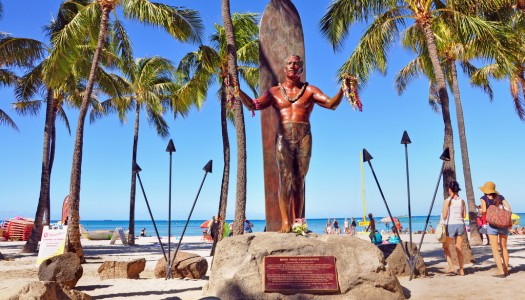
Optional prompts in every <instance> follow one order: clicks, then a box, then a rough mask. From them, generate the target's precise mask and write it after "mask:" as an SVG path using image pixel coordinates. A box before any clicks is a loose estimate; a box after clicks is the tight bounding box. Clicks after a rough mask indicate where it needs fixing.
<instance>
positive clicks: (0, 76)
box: [0, 69, 18, 86]
mask: <svg viewBox="0 0 525 300" xmlns="http://www.w3.org/2000/svg"><path fill="white" fill-rule="evenodd" d="M17 80H18V76H16V74H15V73H14V72H12V71H10V70H8V69H0V86H11V85H13V84H15V83H16V81H17Z"/></svg>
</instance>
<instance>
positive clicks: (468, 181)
mask: <svg viewBox="0 0 525 300" xmlns="http://www.w3.org/2000/svg"><path fill="white" fill-rule="evenodd" d="M450 70H451V72H452V74H451V75H452V92H453V93H454V104H455V105H456V118H457V119H458V133H459V145H460V148H461V162H462V165H463V177H464V178H465V190H466V193H467V206H468V212H469V213H468V215H469V227H470V241H471V244H472V245H481V244H482V241H481V236H480V235H479V228H478V222H477V216H478V214H477V209H476V199H475V198H474V188H473V187H472V176H471V175H470V160H469V157H468V146H467V134H466V132H465V119H464V118H463V106H462V105H461V96H460V94H459V84H458V73H457V69H456V62H455V61H451V62H450Z"/></svg>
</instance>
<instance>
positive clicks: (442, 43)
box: [396, 20, 508, 245]
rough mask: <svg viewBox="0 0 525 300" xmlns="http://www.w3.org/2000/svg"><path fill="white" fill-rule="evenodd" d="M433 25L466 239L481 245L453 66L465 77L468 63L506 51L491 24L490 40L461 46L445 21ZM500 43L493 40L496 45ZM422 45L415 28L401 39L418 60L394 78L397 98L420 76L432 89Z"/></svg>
mask: <svg viewBox="0 0 525 300" xmlns="http://www.w3.org/2000/svg"><path fill="white" fill-rule="evenodd" d="M436 21H437V22H434V24H433V30H434V32H435V34H436V36H437V37H438V39H437V46H438V50H439V54H440V57H441V58H442V66H443V69H444V70H445V75H446V77H447V81H448V84H449V86H450V87H451V89H452V92H453V94H454V102H455V105H456V118H457V122H458V132H459V134H458V135H459V142H460V148H461V158H462V166H463V175H464V180H465V189H466V194H467V203H468V208H469V224H470V232H471V235H470V236H471V238H470V239H471V243H472V244H474V245H480V244H481V242H482V241H481V237H480V235H479V228H478V224H477V221H476V220H477V209H476V200H475V198H474V190H473V187H472V177H471V172H470V161H469V156H468V146H467V137H466V132H465V131H466V130H465V121H464V118H463V108H462V104H461V97H460V91H459V84H458V78H457V69H456V62H457V61H459V63H460V64H461V66H462V68H463V70H464V71H465V72H467V75H469V74H471V73H472V72H473V71H474V70H475V67H474V66H473V65H472V64H470V63H469V60H470V59H473V58H480V57H487V56H490V55H491V54H492V52H494V51H493V48H496V47H497V48H499V49H500V50H499V52H503V51H506V49H505V48H504V47H502V44H501V42H495V40H494V39H493V37H496V36H498V34H499V33H500V32H502V30H503V28H501V27H497V26H494V24H491V23H487V26H486V27H487V28H490V26H493V30H492V36H491V37H490V38H488V37H485V36H479V35H478V36H476V37H474V38H472V39H470V40H469V41H467V43H468V44H465V43H463V42H462V41H461V38H460V36H459V34H458V33H455V34H454V33H453V32H452V31H451V30H450V27H448V26H447V25H446V24H447V23H446V20H436ZM503 39H505V37H503ZM503 39H496V41H500V40H503ZM487 40H491V43H490V44H491V45H492V46H490V48H492V49H490V48H489V49H488V47H489V45H488V43H487V42H486V41H487ZM424 42H425V41H424V39H423V35H422V32H421V31H420V30H418V28H417V27H412V28H410V30H407V32H406V34H405V35H404V39H403V44H404V45H405V46H407V47H408V48H409V49H411V50H412V51H413V52H415V53H418V51H419V53H418V54H419V56H418V57H416V58H415V59H414V60H412V61H411V62H409V63H408V64H407V65H406V66H405V67H404V68H403V69H401V71H399V73H398V75H397V77H396V89H397V91H398V94H400V95H401V94H402V93H403V92H404V90H405V89H406V87H407V84H408V83H409V82H410V80H412V79H415V78H417V77H418V76H419V74H420V73H423V74H424V75H425V76H427V77H428V78H429V79H430V81H431V88H433V87H435V78H434V74H433V72H432V65H431V62H430V58H429V56H428V52H427V51H426V48H425V47H420V45H422V44H424ZM507 52H508V51H507ZM485 88H486V87H485ZM434 95H436V93H435V90H434V89H432V90H431V92H430V100H431V101H430V103H431V105H433V106H435V104H436V103H439V99H437V98H436V97H433V96H434Z"/></svg>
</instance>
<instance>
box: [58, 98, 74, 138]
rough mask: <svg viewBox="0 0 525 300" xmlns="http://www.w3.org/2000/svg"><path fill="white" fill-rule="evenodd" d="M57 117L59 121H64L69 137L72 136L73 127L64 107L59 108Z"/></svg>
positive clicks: (59, 106)
mask: <svg viewBox="0 0 525 300" xmlns="http://www.w3.org/2000/svg"><path fill="white" fill-rule="evenodd" d="M56 113H57V117H58V119H60V120H62V122H64V125H65V126H66V129H67V132H68V133H69V135H71V126H70V125H69V119H68V118H67V115H66V111H65V110H64V107H63V106H62V105H58V106H57V112H56Z"/></svg>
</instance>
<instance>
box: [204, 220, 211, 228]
mask: <svg viewBox="0 0 525 300" xmlns="http://www.w3.org/2000/svg"><path fill="white" fill-rule="evenodd" d="M211 222H213V220H208V221H204V223H202V224H201V228H208V227H210V223H211Z"/></svg>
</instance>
